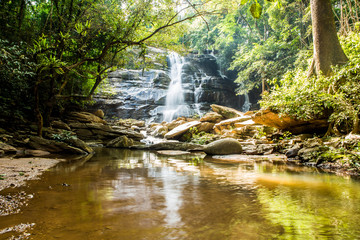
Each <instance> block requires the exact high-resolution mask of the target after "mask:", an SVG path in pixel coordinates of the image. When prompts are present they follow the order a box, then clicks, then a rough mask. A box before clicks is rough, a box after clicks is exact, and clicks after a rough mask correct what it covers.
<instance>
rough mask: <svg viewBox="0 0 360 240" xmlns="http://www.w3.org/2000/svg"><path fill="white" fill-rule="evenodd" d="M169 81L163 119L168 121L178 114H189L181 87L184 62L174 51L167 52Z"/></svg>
mask: <svg viewBox="0 0 360 240" xmlns="http://www.w3.org/2000/svg"><path fill="white" fill-rule="evenodd" d="M168 57H169V62H170V78H171V82H170V85H169V89H168V91H167V94H166V104H165V109H164V112H163V120H164V121H167V122H170V121H172V120H173V119H175V118H177V117H179V116H187V115H189V111H190V109H189V107H188V106H187V105H186V104H185V100H184V90H183V88H182V81H181V72H182V67H183V65H184V63H185V60H184V58H183V57H181V56H180V55H179V54H177V53H175V52H171V53H170V54H169V56H168Z"/></svg>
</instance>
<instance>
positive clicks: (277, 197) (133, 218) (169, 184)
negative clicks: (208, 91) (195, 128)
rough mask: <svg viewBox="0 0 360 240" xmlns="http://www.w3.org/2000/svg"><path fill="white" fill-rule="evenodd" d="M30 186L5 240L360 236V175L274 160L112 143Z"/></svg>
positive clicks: (0, 222) (8, 222)
mask: <svg viewBox="0 0 360 240" xmlns="http://www.w3.org/2000/svg"><path fill="white" fill-rule="evenodd" d="M198 160H200V161H198ZM22 190H24V191H25V192H26V194H32V195H33V196H34V198H33V199H30V200H29V201H28V206H24V207H22V208H21V212H20V213H19V214H14V215H9V216H2V217H0V239H7V238H9V237H10V236H12V235H14V236H17V235H19V234H18V233H16V232H15V231H14V229H12V231H11V230H9V229H7V230H4V229H6V228H8V227H14V226H15V227H20V228H21V226H23V227H24V228H25V229H26V231H25V232H23V233H21V234H22V235H23V236H24V235H26V234H30V235H29V236H27V238H29V239H66V240H71V239H124V240H125V239H126V240H128V239H129V240H131V239H205V240H209V239H216V240H218V239H221V240H224V239H360V227H359V222H360V182H359V181H357V180H354V179H351V178H348V177H339V176H335V175H330V174H324V173H317V172H316V171H314V170H312V169H308V168H299V167H294V166H293V167H289V166H286V165H284V164H271V163H269V162H268V161H256V162H254V161H243V162H241V163H226V162H223V161H218V160H215V159H205V160H203V161H201V157H200V158H199V157H198V158H195V157H194V156H187V157H186V158H184V157H166V156H160V155H157V154H155V153H152V152H146V151H130V150H116V149H102V150H99V152H98V154H96V155H95V156H94V157H93V158H91V159H90V160H88V161H87V162H74V163H66V164H62V165H59V166H57V167H56V168H54V169H52V170H51V171H49V172H47V173H45V174H44V175H43V177H42V178H41V180H39V181H31V182H30V183H29V185H28V187H26V188H23V189H22ZM10 191H14V190H10ZM16 191H19V190H18V189H17V190H16ZM24 224H29V225H24ZM29 226H30V227H29ZM21 234H20V235H21ZM25 238H26V237H25Z"/></svg>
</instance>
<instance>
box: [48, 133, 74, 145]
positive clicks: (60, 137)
mask: <svg viewBox="0 0 360 240" xmlns="http://www.w3.org/2000/svg"><path fill="white" fill-rule="evenodd" d="M51 138H52V139H53V140H55V141H58V142H64V141H66V140H69V139H76V136H74V135H73V133H72V132H71V131H67V130H62V131H61V132H60V133H56V134H55V133H54V134H52V135H51Z"/></svg>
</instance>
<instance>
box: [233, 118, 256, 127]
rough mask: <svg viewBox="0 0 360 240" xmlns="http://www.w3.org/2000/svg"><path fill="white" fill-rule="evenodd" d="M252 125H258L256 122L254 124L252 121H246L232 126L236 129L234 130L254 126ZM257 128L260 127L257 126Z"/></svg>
mask: <svg viewBox="0 0 360 240" xmlns="http://www.w3.org/2000/svg"><path fill="white" fill-rule="evenodd" d="M254 125H258V124H256V122H254V121H253V120H251V119H250V120H246V121H241V122H235V123H234V126H235V127H236V128H239V127H247V126H254ZM258 126H259V127H260V126H261V125H258Z"/></svg>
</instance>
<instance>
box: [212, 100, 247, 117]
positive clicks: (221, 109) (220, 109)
mask: <svg viewBox="0 0 360 240" xmlns="http://www.w3.org/2000/svg"><path fill="white" fill-rule="evenodd" d="M210 107H211V109H212V110H213V111H214V112H216V113H218V114H220V115H222V116H223V117H224V118H225V119H229V118H236V117H241V116H244V113H242V112H240V111H238V110H236V109H233V108H229V107H225V106H220V105H216V104H212V105H210Z"/></svg>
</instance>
